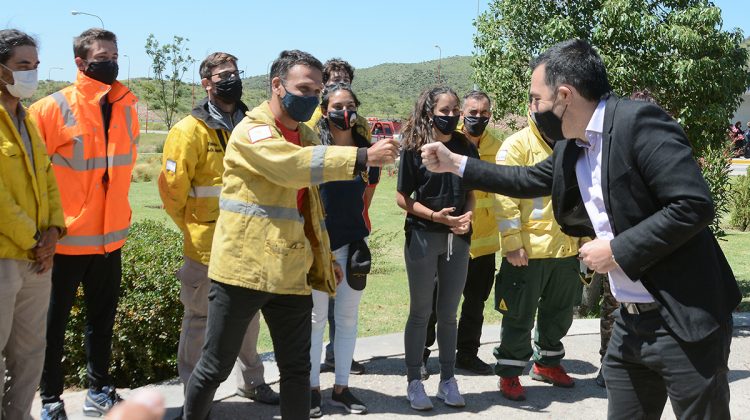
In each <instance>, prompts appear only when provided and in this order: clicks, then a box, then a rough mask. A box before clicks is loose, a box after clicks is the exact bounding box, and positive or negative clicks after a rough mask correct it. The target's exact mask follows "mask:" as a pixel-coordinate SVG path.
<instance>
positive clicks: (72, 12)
mask: <svg viewBox="0 0 750 420" xmlns="http://www.w3.org/2000/svg"><path fill="white" fill-rule="evenodd" d="M70 14H71V15H73V16H76V15H86V16H93V17H95V18H97V19H99V23H101V24H102V29H104V21H103V20H102V18H100V17H99V16H97V15H95V14H93V13H86V12H79V11H78V10H71V11H70Z"/></svg>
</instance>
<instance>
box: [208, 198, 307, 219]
mask: <svg viewBox="0 0 750 420" xmlns="http://www.w3.org/2000/svg"><path fill="white" fill-rule="evenodd" d="M219 208H220V209H222V210H226V211H231V212H232V213H238V214H242V215H245V216H257V217H265V218H268V219H283V220H291V221H294V222H300V223H302V222H303V221H304V220H303V219H302V216H300V215H299V211H298V210H297V209H296V208H288V207H276V206H261V205H259V204H255V203H243V202H241V201H236V200H231V199H228V198H224V197H222V198H220V199H219Z"/></svg>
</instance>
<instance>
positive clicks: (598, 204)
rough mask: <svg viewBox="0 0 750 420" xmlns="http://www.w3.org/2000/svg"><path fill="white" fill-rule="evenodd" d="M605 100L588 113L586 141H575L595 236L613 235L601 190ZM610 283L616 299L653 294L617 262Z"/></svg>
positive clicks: (632, 299) (629, 299)
mask: <svg viewBox="0 0 750 420" xmlns="http://www.w3.org/2000/svg"><path fill="white" fill-rule="evenodd" d="M606 104H607V102H606V101H605V100H601V101H599V105H598V106H597V107H596V110H595V111H594V115H592V116H591V120H590V121H589V124H588V126H587V127H586V141H581V140H577V141H576V144H577V145H578V146H580V147H581V148H583V152H584V153H582V154H581V156H580V157H579V158H578V161H577V162H576V178H577V179H578V188H580V190H581V197H582V198H583V205H584V206H585V207H586V212H587V213H588V214H589V218H590V219H591V224H592V225H593V227H594V232H596V237H597V238H598V239H608V240H612V239H614V237H615V235H614V233H613V232H612V225H611V224H610V221H609V216H608V215H607V210H606V208H605V206H604V193H603V192H602V132H603V131H604V108H605V107H606ZM608 274H609V285H610V288H611V290H612V295H613V296H614V297H615V299H617V300H618V301H619V302H628V303H630V302H636V303H648V302H653V301H654V297H653V296H651V294H650V293H649V292H648V290H646V288H645V287H644V286H643V283H641V281H640V280H636V281H632V280H631V279H630V278H629V277H628V275H627V274H625V272H624V271H622V268H620V266H617V267H615V268H614V269H613V270H612V271H610V272H609V273H608Z"/></svg>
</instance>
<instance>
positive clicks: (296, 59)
mask: <svg viewBox="0 0 750 420" xmlns="http://www.w3.org/2000/svg"><path fill="white" fill-rule="evenodd" d="M298 64H302V65H304V66H308V67H312V68H315V69H318V70H320V71H321V73H322V72H323V64H321V62H320V60H318V59H317V58H315V57H313V55H312V54H310V53H306V52H304V51H300V50H284V51H282V52H281V53H280V54H279V57H278V58H277V59H276V60H274V61H273V64H271V74H269V75H268V79H269V81H270V80H273V78H274V77H277V76H278V77H279V78H281V79H282V80H285V79H286V75H287V74H288V73H289V69H291V68H292V67H294V66H296V65H298Z"/></svg>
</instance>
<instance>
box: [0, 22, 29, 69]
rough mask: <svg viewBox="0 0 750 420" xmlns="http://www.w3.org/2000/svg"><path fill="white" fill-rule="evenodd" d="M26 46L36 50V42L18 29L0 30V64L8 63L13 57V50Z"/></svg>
mask: <svg viewBox="0 0 750 420" xmlns="http://www.w3.org/2000/svg"><path fill="white" fill-rule="evenodd" d="M24 46H30V47H34V48H36V40H35V39H34V38H33V37H32V36H31V35H29V34H27V33H24V32H21V31H19V30H18V29H3V30H0V63H2V64H5V63H7V62H8V60H10V57H11V56H12V55H13V50H14V49H15V48H16V47H24Z"/></svg>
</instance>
